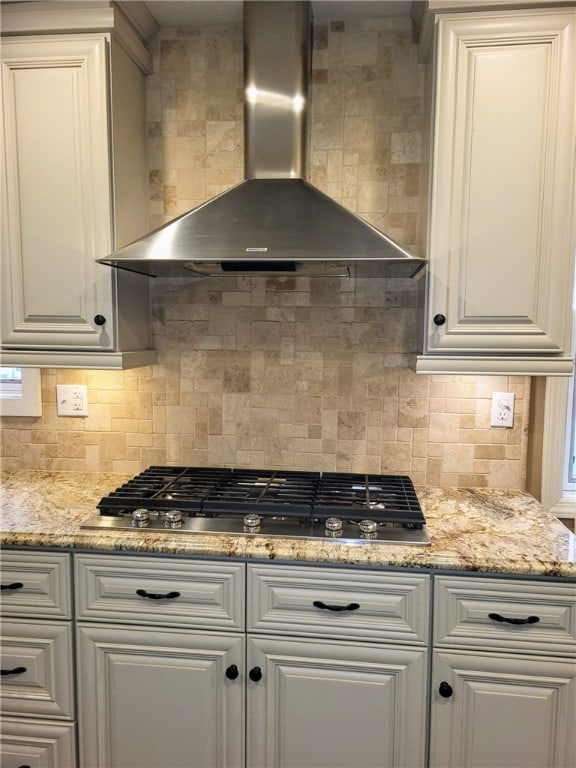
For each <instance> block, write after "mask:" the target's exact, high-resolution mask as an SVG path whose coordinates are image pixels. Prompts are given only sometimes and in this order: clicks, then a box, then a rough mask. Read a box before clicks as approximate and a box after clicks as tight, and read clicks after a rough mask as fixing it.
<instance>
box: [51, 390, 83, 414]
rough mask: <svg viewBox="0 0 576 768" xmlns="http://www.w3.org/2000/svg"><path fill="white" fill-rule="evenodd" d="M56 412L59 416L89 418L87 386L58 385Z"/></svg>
mask: <svg viewBox="0 0 576 768" xmlns="http://www.w3.org/2000/svg"><path fill="white" fill-rule="evenodd" d="M56 412H57V413H58V416H88V390H87V387H86V384H57V385H56Z"/></svg>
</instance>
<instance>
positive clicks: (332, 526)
mask: <svg viewBox="0 0 576 768" xmlns="http://www.w3.org/2000/svg"><path fill="white" fill-rule="evenodd" d="M324 528H325V533H326V536H330V537H332V538H336V537H337V536H342V520H340V518H339V517H327V518H326V520H325V521H324Z"/></svg>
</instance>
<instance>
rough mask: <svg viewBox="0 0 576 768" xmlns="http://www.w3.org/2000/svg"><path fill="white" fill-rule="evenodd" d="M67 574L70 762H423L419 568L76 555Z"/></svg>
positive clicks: (225, 766) (331, 767) (227, 767)
mask: <svg viewBox="0 0 576 768" xmlns="http://www.w3.org/2000/svg"><path fill="white" fill-rule="evenodd" d="M246 574H247V575H246ZM76 576H77V606H76V607H77V620H78V621H77V651H78V670H79V674H78V693H79V696H78V706H79V733H80V764H81V765H82V768H102V767H103V766H105V767H106V768H158V766H162V768H183V766H186V768H188V767H189V766H190V767H191V768H237V767H238V768H242V767H243V766H247V768H260V767H261V768H275V767H276V766H277V767H278V768H339V766H341V768H350V766H354V768H373V767H374V768H376V767H378V768H388V767H390V768H392V767H395V768H417V767H418V766H422V767H423V766H424V765H425V745H426V737H425V733H426V700H427V693H426V692H427V658H428V655H427V650H426V643H427V637H428V626H429V619H428V598H429V577H428V576H427V575H412V574H401V575H398V574H396V575H395V574H391V573H383V572H378V573H373V572H372V573H371V572H368V571H365V570H361V571H348V570H347V571H346V572H343V571H341V570H338V569H331V568H304V567H299V566H295V567H281V566H276V565H272V566H269V565H262V566H256V565H252V564H250V565H248V566H244V565H242V564H229V563H223V562H222V563H217V562H207V561H206V562H198V561H197V562H190V561H187V560H180V559H172V558H171V559H167V558H150V557H148V558H146V557H137V556H134V557H128V556H114V555H111V556H110V555H103V556H100V555H91V554H86V555H78V556H77V557H76ZM246 578H247V583H246ZM246 601H247V602H246ZM246 615H247V616H248V620H247V622H246V621H245V617H246Z"/></svg>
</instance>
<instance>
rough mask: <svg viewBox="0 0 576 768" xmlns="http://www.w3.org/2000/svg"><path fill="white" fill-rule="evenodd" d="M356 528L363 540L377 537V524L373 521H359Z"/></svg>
mask: <svg viewBox="0 0 576 768" xmlns="http://www.w3.org/2000/svg"><path fill="white" fill-rule="evenodd" d="M358 528H360V536H361V537H362V538H363V539H375V538H376V536H377V535H378V523H377V522H376V521H375V520H361V521H360V522H359V523H358Z"/></svg>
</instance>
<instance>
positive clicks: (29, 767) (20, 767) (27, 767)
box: [18, 765, 31, 768]
mask: <svg viewBox="0 0 576 768" xmlns="http://www.w3.org/2000/svg"><path fill="white" fill-rule="evenodd" d="M18 768H31V766H30V765H19V766H18Z"/></svg>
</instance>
